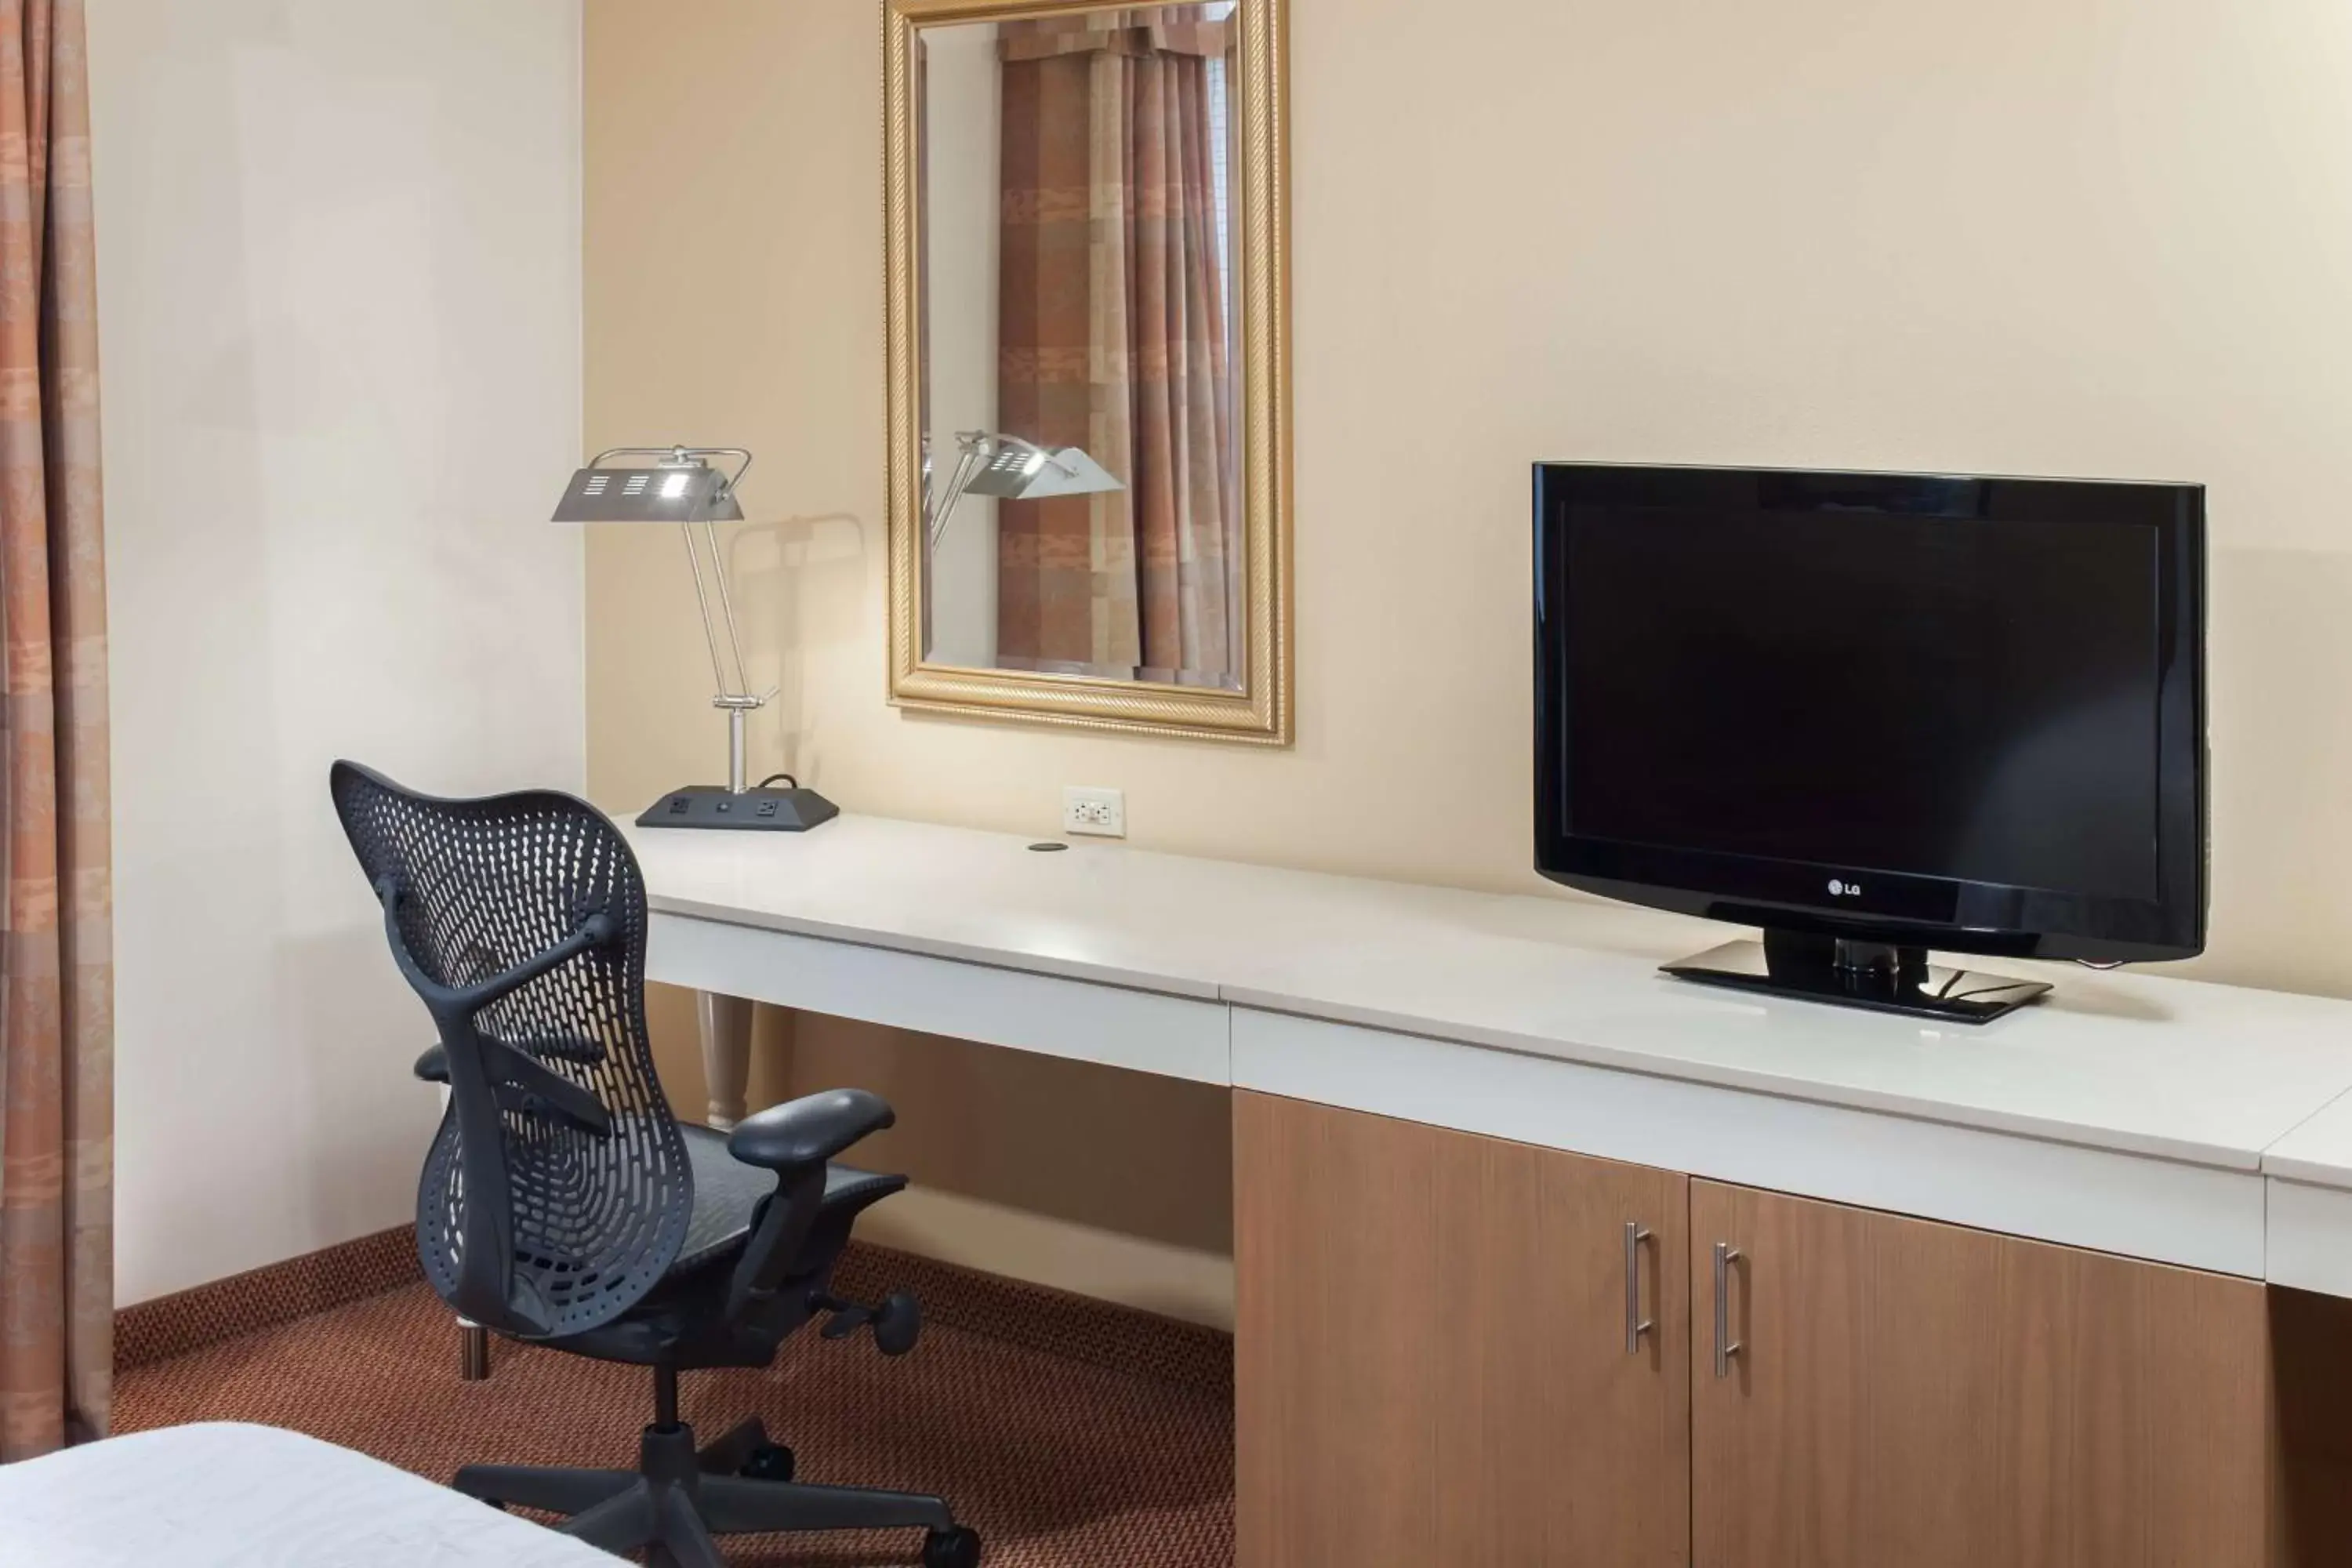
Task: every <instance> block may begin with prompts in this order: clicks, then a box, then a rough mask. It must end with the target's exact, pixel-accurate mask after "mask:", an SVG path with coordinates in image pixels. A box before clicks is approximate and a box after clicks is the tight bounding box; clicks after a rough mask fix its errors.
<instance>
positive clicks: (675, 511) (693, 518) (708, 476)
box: [555, 464, 748, 522]
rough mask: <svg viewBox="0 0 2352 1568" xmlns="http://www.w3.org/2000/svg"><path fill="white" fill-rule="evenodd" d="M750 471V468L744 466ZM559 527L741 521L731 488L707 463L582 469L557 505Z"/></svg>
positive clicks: (739, 508)
mask: <svg viewBox="0 0 2352 1568" xmlns="http://www.w3.org/2000/svg"><path fill="white" fill-rule="evenodd" d="M747 467H748V465H747ZM555 521H558V522H740V521H743V505H742V503H741V502H740V501H739V500H736V499H735V486H734V483H733V482H732V481H731V480H730V479H729V478H728V477H727V475H726V474H724V473H723V472H721V471H720V470H719V469H717V468H711V467H709V466H708V465H707V464H698V465H696V466H693V467H686V466H680V465H668V466H665V467H662V468H583V469H581V470H580V471H579V472H578V473H576V474H574V475H572V482H571V484H569V485H567V486H565V487H564V490H563V499H562V500H561V501H558V502H557V503H556V506H555Z"/></svg>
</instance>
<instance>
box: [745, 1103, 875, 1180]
mask: <svg viewBox="0 0 2352 1568" xmlns="http://www.w3.org/2000/svg"><path fill="white" fill-rule="evenodd" d="M894 1121H898V1113H897V1112H896V1111H893V1110H891V1109H890V1104H889V1101H887V1100H884V1099H883V1098H882V1097H881V1096H880V1095H878V1094H870V1093H868V1092H867V1091H866V1090H865V1089H823V1090H820V1091H819V1092H817V1093H815V1094H809V1095H803V1096H802V1097H801V1098H800V1099H798V1100H789V1101H787V1102H786V1103H784V1104H782V1105H772V1106H770V1107H768V1109H767V1110H762V1111H759V1112H757V1113H755V1114H753V1115H751V1116H747V1117H745V1118H744V1119H743V1120H742V1121H740V1122H738V1123H737V1124H736V1127H735V1131H734V1132H733V1133H732V1134H731V1135H730V1137H729V1138H728V1140H727V1149H728V1152H730V1153H731V1154H733V1155H734V1156H735V1157H736V1158H737V1159H738V1160H740V1161H742V1162H743V1163H745V1164H747V1165H764V1166H765V1167H767V1168H768V1169H769V1170H772V1171H782V1170H787V1169H789V1168H791V1167H793V1166H794V1165H819V1164H823V1163H824V1162H825V1161H827V1160H830V1159H832V1158H833V1157H834V1156H835V1154H838V1153H840V1152H842V1151H843V1150H844V1149H846V1148H848V1147H849V1146H850V1145H851V1144H852V1143H855V1142H857V1141H858V1140H859V1139H860V1138H863V1137H865V1136H866V1134H867V1133H869V1132H879V1131H881V1130H882V1129H884V1128H885V1127H887V1126H889V1125H890V1124H891V1123H892V1122H894Z"/></svg>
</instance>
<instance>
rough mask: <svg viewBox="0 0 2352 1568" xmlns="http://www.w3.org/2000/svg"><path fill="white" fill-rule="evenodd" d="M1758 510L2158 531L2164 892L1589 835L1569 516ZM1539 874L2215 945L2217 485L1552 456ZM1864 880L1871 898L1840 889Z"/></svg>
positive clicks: (2135, 952)
mask: <svg viewBox="0 0 2352 1568" xmlns="http://www.w3.org/2000/svg"><path fill="white" fill-rule="evenodd" d="M1580 502H1581V503H1585V504H1593V503H1601V504H1614V505H1652V506H1677V505H1688V506H1710V505H1712V506H1721V505H1725V504H1727V503H1728V504H1734V505H1738V504H1742V503H1745V504H1750V505H1754V506H1756V507H1757V508H1758V509H1759V510H1775V511H1787V510H1832V509H1834V510H1838V511H1840V512H1842V513H1845V514H1849V515H1851V514H1853V513H1857V512H1870V511H1879V512H1884V513H1886V514H1889V515H1905V516H1921V515H1926V516H1936V517H1948V518H1952V519H1955V520H1960V521H1965V520H1969V519H1976V518H1987V519H2000V518H2013V517H2032V518H2034V519H2036V520H2038V521H2057V522H2067V521H2084V522H2103V521H2104V522H2114V521H2130V522H2137V523H2142V524H2147V525H2150V526H2153V527H2155V528H2156V529H2157V530H2158V536H2159V541H2160V543H2159V548H2158V563H2159V565H2158V584H2157V591H2158V596H2159V605H2158V647H2159V660H2160V672H2159V676H2158V735H2157V759H2158V760H2157V887H2158V896H2157V897H2156V898H2155V899H2154V900H2139V899H2120V898H2114V897H2107V896H2100V895H2091V894H2081V893H2072V892H2067V891H2065V890H2063V889H2043V888H2032V887H2020V886H2014V885H2011V884H2006V883H1993V882H1975V881H1963V880H1958V879H1947V878H1939V877H1927V876H1919V875H1916V874H1913V873H1906V872H1898V871H1888V870H1886V869H1885V868H1878V867H1870V866H1847V865H1840V864H1838V863H1836V862H1834V861H1828V860H1779V859H1769V858H1760V857H1756V856H1747V855H1727V854H1720V853H1716V852H1712V851H1703V850H1696V849H1691V848H1687V847H1675V846H1671V845H1649V844H1635V843H1627V842H1623V841H1621V840H1616V839H1609V838H1599V837H1588V836H1584V835H1580V834H1578V833H1577V832H1576V831H1575V830H1574V825H1573V824H1572V823H1570V822H1569V821H1568V820H1567V816H1568V805H1567V795H1566V791H1565V789H1564V787H1563V786H1564V784H1565V781H1566V778H1567V776H1568V768H1569V761H1570V747H1571V746H1572V744H1573V742H1574V719H1573V715H1572V714H1571V713H1570V711H1569V692H1570V685H1569V682H1568V679H1567V674H1568V671H1567V668H1566V661H1567V641H1566V637H1564V635H1562V633H1563V628H1562V626H1561V624H1560V621H1559V617H1560V616H1564V615H1565V613H1566V608H1567V603H1568V600H1567V595H1566V585H1567V560H1566V551H1565V549H1564V540H1565V533H1566V528H1565V521H1566V509H1567V508H1569V507H1570V506H1571V505H1575V504H1578V503H1580ZM1535 573H1536V593H1535V640H1536V649H1535V653H1536V678H1535V708H1536V712H1535V719H1536V723H1535V737H1536V757H1535V774H1536V779H1535V784H1536V816H1535V827H1536V845H1535V848H1536V868H1537V870H1538V871H1539V872H1541V873H1542V874H1543V875H1544V876H1546V877H1548V878H1549V879H1552V880H1553V881H1556V882H1559V883H1563V884H1565V885H1567V886H1569V887H1573V888H1578V889H1582V890H1584V891H1587V892H1591V893H1598V894H1601V895H1603V896H1605V897H1608V898H1612V899H1617V900H1623V901H1624V902H1627V903H1633V904H1641V905H1645V906H1648V907H1650V908H1653V909H1660V910H1671V911H1673V912H1675V913H1677V914H1685V915H1696V916H1699V917H1701V918H1704V919H1707V920H1715V921H1725V922H1727V923H1730V924H1733V925H1743V926H1755V927H1762V928H1765V929H1768V930H1780V931H1799V932H1804V933H1808V934H1811V935H1816V936H1825V937H1836V938H1844V939H1849V940H1852V941H1857V942H1884V943H1889V944H1895V945H1899V946H1906V947H1920V948H1929V949H1934V950H1937V951H1942V952H1971V953H1990V954H1996V955H2007V956H2011V957H2026V958H2057V959H2083V960H2086V961H2090V962H2094V963H2113V962H2121V963H2143V962H2150V961H2158V960H2166V959H2179V958H2189V957H2193V956H2195V955H2196V954H2197V953H2200V952H2203V951H2204V947H2205V910H2206V880H2207V878H2206V845H2207V830H2206V812H2207V802H2206V739H2205V606H2206V593H2205V490H2204V487H2203V486H2201V485H2192V484H2152V483H2132V482H2121V481H2110V480H2096V479H2011V478H2004V477H1994V476H1977V475H1950V474H1902V473H1872V472H1837V471H1829V470H1806V469H1796V468H1685V467H1674V466H1666V465H1622V464H1612V463H1576V462H1546V463H1538V464H1537V465H1536V466H1535ZM1832 878H1834V879H1838V880H1840V881H1842V882H1846V883H1852V882H1856V881H1858V882H1860V883H1861V884H1862V886H1863V887H1864V889H1865V891H1864V895H1863V897H1862V898H1861V899H1860V900H1844V899H1839V900H1835V901H1832V897H1831V895H1830V894H1829V892H1828V884H1829V882H1830V880H1831V879H1832Z"/></svg>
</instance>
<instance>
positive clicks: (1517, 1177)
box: [1234, 1093, 1690, 1568]
mask: <svg viewBox="0 0 2352 1568" xmlns="http://www.w3.org/2000/svg"><path fill="white" fill-rule="evenodd" d="M1684 1189H1685V1180H1684V1178H1683V1177H1681V1176H1678V1175H1673V1174H1669V1173H1664V1172H1660V1171H1653V1170H1646V1169H1643V1168H1641V1167H1638V1166H1630V1165H1621V1164H1615V1163H1610V1162H1606V1161H1601V1160H1589V1159H1583V1158H1580V1157H1578V1156H1576V1155H1571V1154H1561V1153H1556V1152H1551V1151H1549V1150H1540V1149H1531V1148H1528V1147H1525V1146H1523V1145H1519V1144H1514V1143H1507V1142H1500V1141H1497V1140H1495V1139H1491V1138H1480V1137H1474V1136H1470V1135H1468V1134H1464V1133H1457V1132H1448V1131H1440V1130H1437V1129H1433V1128H1428V1127H1422V1126H1417V1125H1414V1124H1412V1123H1410V1122H1403V1121H1389V1120H1385V1119H1383V1118H1380V1117H1374V1116H1364V1115H1359V1114H1357V1113H1355V1112H1351V1111H1344V1110H1330V1109H1328V1108H1326V1107H1321V1106H1314V1105H1307V1104H1302V1103H1300V1102H1297V1101H1294V1100H1279V1099H1275V1098H1271V1097H1267V1096H1263V1095H1255V1094H1249V1093H1237V1094H1235V1095H1234V1206H1235V1222H1236V1223H1235V1235H1234V1249H1235V1254H1236V1256H1235V1265H1236V1278H1237V1289H1238V1302H1237V1308H1238V1312H1237V1318H1238V1321H1237V1324H1236V1330H1235V1346H1234V1352H1235V1366H1234V1378H1235V1385H1236V1386H1235V1398H1236V1407H1237V1424H1238V1428H1239V1429H1238V1433H1237V1458H1238V1466H1239V1468H1238V1474H1237V1494H1236V1500H1235V1506H1236V1514H1237V1517H1236V1521H1235V1524H1236V1532H1237V1538H1238V1547H1239V1558H1240V1562H1241V1563H1243V1564H1244V1568H1316V1565H1318V1564H1330V1565H1332V1568H1341V1565H1344V1568H1383V1565H1389V1564H1393V1565H1395V1568H1435V1565H1437V1564H1444V1565H1445V1568H1546V1565H1558V1568H1570V1565H1574V1568H1588V1565H1591V1564H1597V1563H1606V1564H1609V1565H1610V1568H1647V1565H1651V1564H1660V1565H1664V1564H1681V1563H1687V1562H1688V1560H1689V1559H1688V1542H1689V1524H1690V1493H1689V1483H1690V1465H1689V1456H1688V1442H1689V1434H1690V1426H1689V1418H1688V1417H1689V1407H1688V1389H1687V1386H1686V1379H1687V1376H1688V1370H1689V1364H1690V1363H1689V1343H1690V1335H1689V1302H1690V1290H1689V1281H1688V1279H1687V1278H1686V1276H1685V1258H1687V1257H1688V1255H1689V1254H1688V1241H1687V1238H1686V1237H1685V1217H1686V1215H1687V1213H1688V1204H1687V1199H1686V1196H1685V1190H1684ZM1628 1224H1632V1225H1633V1226H1636V1227H1637V1234H1638V1233H1640V1232H1646V1233H1647V1234H1646V1235H1645V1236H1643V1237H1642V1238H1641V1239H1640V1240H1639V1241H1638V1242H1637V1243H1636V1244H1635V1245H1634V1246H1633V1249H1632V1251H1631V1253H1630V1255H1629V1253H1628V1250H1627V1244H1626V1230H1625V1227H1626V1226H1627V1225H1628ZM1629 1256H1630V1258H1631V1261H1632V1264H1633V1270H1634V1272H1633V1279H1636V1280H1637V1281H1638V1285H1639V1289H1640V1297H1639V1306H1638V1315H1637V1316H1636V1318H1635V1320H1634V1321H1635V1324H1636V1326H1637V1327H1638V1325H1639V1324H1640V1323H1642V1322H1644V1321H1646V1322H1647V1323H1648V1324H1649V1326H1648V1327H1647V1328H1646V1329H1641V1330H1640V1331H1639V1332H1638V1333H1637V1334H1636V1335H1635V1338H1634V1342H1633V1348H1632V1349H1631V1350H1630V1351H1629V1349H1628V1341H1627V1314H1628V1308H1629V1298H1628V1294H1627V1290H1626V1282H1627V1279H1628V1274H1627V1264H1628V1259H1629Z"/></svg>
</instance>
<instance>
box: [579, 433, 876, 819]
mask: <svg viewBox="0 0 2352 1568" xmlns="http://www.w3.org/2000/svg"><path fill="white" fill-rule="evenodd" d="M614 458H655V459H656V462H655V463H654V464H653V465H652V466H650V467H641V466H640V467H633V466H628V465H624V464H617V463H615V462H614V461H613V459H614ZM711 458H736V459H740V460H739V461H738V463H737V465H736V468H735V469H734V471H733V472H732V473H730V472H728V471H727V470H726V469H724V468H717V467H714V466H713V465H712V463H711V461H710V459H711ZM750 471H751V453H749V452H747V451H745V450H743V449H742V448H741V447H614V448H613V449H612V450H610V451H606V452H601V453H599V454H597V456H596V458H595V459H594V460H593V461H592V462H591V463H590V464H589V465H588V466H587V467H586V468H582V469H581V470H579V472H577V473H575V474H573V475H572V482H571V483H570V484H569V485H567V486H565V487H564V490H563V499H562V500H560V501H558V502H557V503H556V506H555V518H554V521H557V522H674V523H676V524H677V526H678V531H679V532H680V533H681V534H682V535H683V536H684V538H685V540H686V560H687V565H688V568H689V569H690V570H691V571H692V572H693V574H694V598H695V603H696V605H698V606H699V607H700V609H701V611H702V635H703V639H704V641H705V642H706V643H708V644H709V648H710V676H711V679H712V681H713V682H714V683H715V684H716V686H717V687H718V690H717V692H716V694H715V695H713V696H712V698H711V699H710V705H711V706H712V707H714V708H717V709H719V710H722V711H724V712H725V713H726V715H727V783H726V784H724V785H723V786H722V785H719V784H690V785H688V786H687V787H686V788H684V789H675V790H672V791H670V792H669V793H668V794H667V795H664V796H662V797H661V799H659V800H657V801H656V802H655V803H654V804H653V805H651V806H649V807H647V808H646V811H645V812H644V813H643V814H642V815H641V816H638V818H637V826H640V827H729V828H745V829H751V830H766V831H775V832H785V833H794V832H799V831H802V830H803V829H805V828H810V827H814V826H817V825H818V824H819V823H823V822H829V821H831V820H832V819H833V818H834V817H835V816H839V815H841V813H840V808H838V807H837V806H835V805H834V804H833V803H832V802H831V801H829V800H827V799H825V798H824V796H823V795H819V794H817V793H816V792H815V791H814V790H810V789H803V788H801V787H800V781H799V780H797V779H795V778H793V776H792V775H791V774H790V773H778V774H776V775H774V777H773V778H772V779H769V780H767V781H764V782H762V783H761V784H760V785H758V786H756V787H754V786H752V785H751V784H749V783H748V782H747V780H746V776H745V775H746V773H748V771H749V754H750V744H749V736H748V735H747V733H746V725H747V722H748V721H749V720H750V717H751V714H753V713H755V712H757V711H758V710H760V709H761V708H764V707H766V706H767V704H768V700H769V699H770V698H772V697H773V696H775V694H776V692H775V689H774V688H773V687H771V688H769V689H767V690H765V691H761V692H754V691H752V690H751V681H750V678H749V677H748V675H747V674H746V673H745V670H744V668H743V646H742V640H741V638H740V637H739V636H738V635H737V633H736V630H735V596H734V595H733V593H732V592H731V591H730V589H729V587H728V585H727V561H726V557H725V556H724V555H723V554H722V553H721V552H720V551H719V535H718V533H717V531H715V530H714V529H713V527H712V526H711V525H712V524H714V523H720V522H740V521H742V520H743V504H742V502H741V501H740V500H739V499H738V498H737V495H736V487H737V486H738V485H739V484H740V483H741V482H742V479H743V476H744V475H745V474H746V473H748V472H750ZM698 530H699V533H700V539H699V544H698V542H697V531H698ZM706 556H707V557H708V558H709V564H710V576H709V584H708V585H706V584H705V582H704V579H703V561H704V558H705V557H706ZM714 590H715V596H716V598H717V599H718V601H719V605H718V609H719V613H718V615H717V616H713V615H712V613H711V600H712V598H713V596H714ZM721 626H724V628H725V630H726V634H727V635H726V640H725V644H724V652H723V653H722V651H721V643H720V639H719V630H720V628H721ZM776 779H781V780H782V781H783V782H784V784H786V786H787V787H786V788H783V789H770V788H768V787H767V786H768V784H772V783H774V782H775V780H776Z"/></svg>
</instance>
